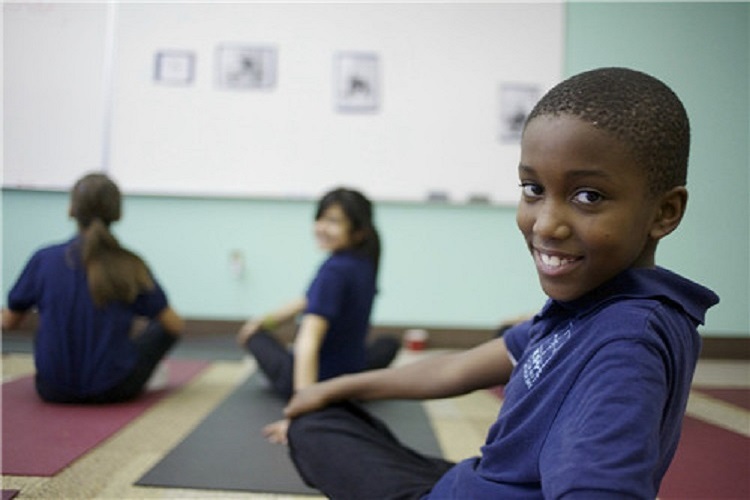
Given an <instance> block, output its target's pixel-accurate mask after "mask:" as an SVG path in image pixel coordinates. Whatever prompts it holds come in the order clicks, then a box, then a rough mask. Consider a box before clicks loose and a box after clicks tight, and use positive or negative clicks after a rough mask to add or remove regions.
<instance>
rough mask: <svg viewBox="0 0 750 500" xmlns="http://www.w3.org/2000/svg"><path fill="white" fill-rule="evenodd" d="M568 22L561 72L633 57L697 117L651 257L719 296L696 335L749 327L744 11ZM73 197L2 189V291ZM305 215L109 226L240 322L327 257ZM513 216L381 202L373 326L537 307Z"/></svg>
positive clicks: (618, 7)
mask: <svg viewBox="0 0 750 500" xmlns="http://www.w3.org/2000/svg"><path fill="white" fill-rule="evenodd" d="M567 24H568V34H567V48H566V62H565V68H566V74H567V75H570V74H573V73H577V72H579V71H581V70H584V69H587V68H593V67H596V66H603V65H627V66H631V67H634V68H638V69H642V70H645V71H647V72H650V73H653V74H655V75H656V76H658V77H660V78H662V79H664V80H665V81H666V82H667V83H669V84H670V85H671V86H672V87H673V88H674V89H675V90H676V92H677V93H678V94H679V95H680V96H681V97H682V98H683V100H684V102H685V105H686V107H687V108H688V112H689V114H690V116H691V119H692V123H693V148H692V159H691V167H690V168H691V170H690V174H689V189H690V201H689V208H688V214H687V217H686V220H685V221H684V223H683V226H682V227H681V228H680V229H678V231H677V233H675V234H674V235H672V236H670V237H669V238H668V240H666V241H665V242H664V244H663V245H662V248H661V249H660V251H659V256H658V258H657V261H658V263H659V264H661V265H664V266H666V267H669V268H672V269H674V270H676V271H677V272H680V273H682V274H685V275H686V276H688V277H691V278H693V279H695V280H697V281H700V282H703V283H705V284H707V285H708V286H710V287H712V288H713V289H715V290H716V291H717V292H718V293H719V294H720V295H721V297H722V303H721V304H720V305H719V306H717V307H716V308H714V309H712V311H711V312H710V313H709V316H708V324H707V326H706V328H705V329H704V330H705V332H706V334H708V335H721V336H746V335H748V331H750V325H749V323H750V318H749V317H748V303H750V295H749V292H748V283H749V282H750V269H749V264H748V262H749V261H750V236H749V233H750V222H749V221H750V214H749V211H748V199H749V197H748V192H750V179H749V177H748V170H750V168H749V167H750V158H749V157H750V154H749V151H748V142H749V141H748V137H750V127H749V125H748V115H749V114H750V111H749V110H750V101H749V99H748V92H749V91H748V89H749V88H750V69H749V68H748V60H749V58H750V41H749V40H748V25H749V24H750V7H749V5H748V4H747V3H730V4H718V3H712V4H693V3H688V4H685V3H674V4H653V3H632V4H620V3H606V4H598V3H574V4H570V5H568V15H567ZM529 43H533V38H532V39H531V40H530V41H529ZM5 126H6V127H8V126H12V124H7V123H6V124H5ZM67 203H68V199H67V195H66V194H65V193H54V192H38V191H13V190H5V191H3V192H2V200H1V205H2V223H3V228H2V237H3V244H2V273H3V274H2V291H3V295H4V296H5V294H6V293H7V290H8V288H9V287H10V285H11V284H12V282H13V281H14V280H15V278H16V276H17V275H18V273H19V272H20V269H21V267H22V266H23V264H24V262H25V261H26V259H27V258H28V256H29V254H30V253H31V252H32V251H33V250H34V249H35V248H38V247H40V246H42V245H45V244H48V243H51V242H54V241H59V240H60V239H63V238H67V237H69V236H71V235H72V234H73V231H74V225H73V224H72V222H70V221H69V220H68V218H67V215H66V214H67ZM313 209H314V207H313V204H312V203H310V202H301V201H284V200H276V201H273V200H235V199H208V198H187V197H148V196H128V197H126V200H125V206H124V213H125V216H124V219H123V221H122V222H120V223H119V224H118V225H116V226H115V231H116V233H117V235H118V237H119V238H120V239H121V241H122V242H123V243H124V244H125V245H127V246H130V247H132V248H133V249H136V250H137V251H138V252H139V253H141V254H142V255H143V256H144V257H145V258H146V259H147V260H148V262H149V263H150V265H151V266H152V268H153V269H154V270H155V272H156V274H157V277H158V278H159V280H160V281H161V282H162V283H163V284H164V285H165V287H166V288H167V289H168V292H169V295H170V299H171V300H172V302H173V303H174V305H175V307H176V308H177V309H178V310H179V311H180V312H181V313H182V314H183V315H184V316H186V317H193V318H216V319H219V318H221V319H239V318H242V317H245V316H247V315H251V314H257V313H262V312H264V311H265V310H267V309H269V308H272V307H274V306H277V305H279V303H281V302H283V301H285V300H287V299H289V298H292V297H294V296H295V295H297V294H300V293H302V292H303V291H304V288H305V286H306V284H307V282H308V281H309V279H310V278H311V273H312V272H313V271H314V269H315V267H316V265H317V264H318V262H319V261H320V260H321V259H322V258H323V255H322V254H320V253H319V252H318V251H317V250H316V248H315V244H314V242H313V239H312V232H311V231H312V224H311V223H312V215H313ZM514 217H515V216H514V210H513V209H512V208H510V207H471V206H441V205H425V204H397V203H381V204H379V205H378V206H377V223H378V225H379V227H380V230H381V233H382V237H383V242H384V247H385V251H384V257H383V264H382V273H381V280H380V288H381V293H380V295H379V298H378V301H377V304H376V310H375V317H374V320H375V322H376V323H379V324H393V325H405V324H412V325H426V326H446V327H448V326H451V327H460V326H465V327H478V328H488V327H492V326H494V325H496V324H497V323H498V322H499V321H500V320H501V319H502V318H504V317H507V316H511V315H515V314H519V313H523V312H527V311H532V310H535V309H537V308H538V307H539V306H540V305H541V304H542V302H543V300H544V297H543V295H542V294H541V291H540V290H539V287H538V284H537V280H536V276H535V273H534V270H533V267H532V264H531V259H530V257H529V256H528V255H527V252H526V250H525V248H524V245H523V243H522V240H521V237H520V235H519V234H518V230H517V229H516V226H515V218H514ZM233 250H240V251H241V252H242V253H243V254H244V256H245V261H246V269H245V273H244V275H243V276H242V277H239V278H238V277H237V276H235V275H234V274H233V273H232V272H231V270H230V266H229V257H230V253H231V252H232V251H233ZM3 300H4V299H3Z"/></svg>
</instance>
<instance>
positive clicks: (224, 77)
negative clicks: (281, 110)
mask: <svg viewBox="0 0 750 500" xmlns="http://www.w3.org/2000/svg"><path fill="white" fill-rule="evenodd" d="M276 67H277V50H276V47H272V46H262V45H245V44H222V45H219V46H218V47H217V49H216V83H217V85H218V86H219V87H221V88H225V89H236V90H262V89H265V90H268V89H272V88H274V87H275V86H276Z"/></svg>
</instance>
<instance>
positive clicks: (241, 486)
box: [136, 374, 442, 494]
mask: <svg viewBox="0 0 750 500" xmlns="http://www.w3.org/2000/svg"><path fill="white" fill-rule="evenodd" d="M283 406H284V402H283V401H282V400H281V399H280V398H278V397H277V396H275V395H274V394H273V393H271V392H270V391H269V390H268V389H267V388H266V386H265V384H264V381H263V378H262V376H260V375H257V374H255V375H253V376H251V377H249V378H248V380H247V381H246V382H244V383H243V384H241V385H240V386H239V387H238V388H237V389H236V390H235V391H234V392H233V393H232V394H231V395H230V396H229V397H228V398H227V399H225V400H224V401H223V402H222V403H221V404H220V405H219V406H218V407H217V408H216V409H215V410H214V411H213V412H212V413H211V414H209V415H208V417H206V418H205V419H204V420H203V422H201V423H200V424H199V425H198V427H196V429H195V430H194V431H193V432H192V433H191V434H189V435H188V436H187V437H186V438H185V439H184V440H183V441H182V442H181V443H180V444H178V445H177V446H176V447H175V448H174V449H173V450H172V451H170V452H169V453H168V454H167V455H166V456H165V457H164V458H163V459H162V460H161V461H160V462H159V463H157V464H156V465H155V466H154V467H153V468H152V469H151V470H150V471H149V472H147V473H146V474H145V475H144V476H143V477H141V479H140V480H139V481H138V482H137V483H136V484H137V485H139V486H158V487H165V488H196V489H214V490H235V491H253V492H264V493H278V494H318V492H317V491H316V490H314V489H311V488H309V487H308V486H306V485H305V484H304V483H303V482H302V479H300V477H299V475H298V474H297V471H296V470H295V468H294V465H293V464H292V461H291V460H290V458H289V456H288V453H287V449H286V447H285V446H281V445H274V444H270V443H268V442H267V441H266V440H265V438H264V437H263V435H262V434H261V429H262V428H263V426H264V425H266V424H268V423H270V422H273V421H275V420H278V419H279V417H280V415H281V410H282V408H283ZM367 408H368V410H369V411H371V412H372V413H373V414H374V415H376V416H377V417H379V418H381V419H382V420H383V421H385V422H386V423H387V424H388V426H389V427H390V428H391V430H392V431H393V432H394V434H396V436H398V438H399V439H400V440H401V441H402V442H404V443H405V444H406V445H408V446H411V447H412V448H414V449H416V450H418V451H421V452H423V453H426V454H429V455H433V456H442V452H441V451H440V445H439V444H438V442H437V439H436V438H435V435H434V434H433V432H432V427H431V426H430V423H429V420H428V418H427V414H426V413H425V412H424V409H423V408H422V405H421V403H419V402H417V401H377V402H371V403H368V404H367Z"/></svg>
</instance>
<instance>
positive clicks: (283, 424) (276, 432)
mask: <svg viewBox="0 0 750 500" xmlns="http://www.w3.org/2000/svg"><path fill="white" fill-rule="evenodd" d="M288 429H289V419H286V418H285V419H283V420H277V421H276V422H273V423H271V424H268V425H267V426H265V427H264V428H263V435H264V436H265V437H266V439H268V441H269V442H270V443H274V444H284V445H285V444H287V438H286V433H287V430H288Z"/></svg>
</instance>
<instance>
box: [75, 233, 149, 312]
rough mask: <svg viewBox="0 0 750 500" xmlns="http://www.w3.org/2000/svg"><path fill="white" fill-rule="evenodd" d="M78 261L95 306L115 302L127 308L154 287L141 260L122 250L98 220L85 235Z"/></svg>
mask: <svg viewBox="0 0 750 500" xmlns="http://www.w3.org/2000/svg"><path fill="white" fill-rule="evenodd" d="M81 258H82V260H83V265H84V266H85V268H86V277H87V279H88V285H89V291H90V293H91V297H92V299H93V300H94V304H96V305H97V306H100V307H101V306H104V305H106V304H108V303H110V302H116V301H121V302H126V303H128V304H130V303H132V302H134V301H135V299H136V297H137V296H138V294H139V293H141V292H142V291H144V290H150V289H152V288H153V287H154V281H153V279H152V278H151V275H150V273H149V271H148V268H147V267H146V264H145V263H144V262H143V260H142V259H141V258H140V257H138V256H137V255H136V254H134V253H133V252H131V251H129V250H127V249H125V248H123V247H121V246H120V244H119V242H118V241H117V239H116V238H115V237H114V236H113V235H112V233H111V232H110V231H109V228H108V227H107V226H106V225H105V224H104V223H103V222H102V221H101V219H94V220H93V221H92V223H91V224H90V225H89V227H88V228H86V230H85V231H84V233H83V245H82V248H81Z"/></svg>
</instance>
